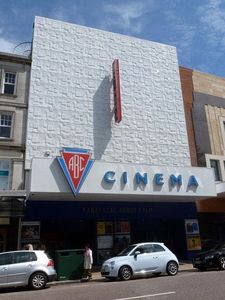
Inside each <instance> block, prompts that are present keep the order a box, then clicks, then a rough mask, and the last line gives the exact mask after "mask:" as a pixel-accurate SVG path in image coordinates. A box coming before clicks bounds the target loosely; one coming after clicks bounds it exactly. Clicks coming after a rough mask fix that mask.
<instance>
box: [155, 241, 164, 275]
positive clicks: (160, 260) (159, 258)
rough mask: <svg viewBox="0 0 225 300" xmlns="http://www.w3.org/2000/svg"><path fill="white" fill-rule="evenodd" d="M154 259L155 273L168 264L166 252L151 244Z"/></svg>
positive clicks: (157, 245) (160, 247) (159, 246)
mask: <svg viewBox="0 0 225 300" xmlns="http://www.w3.org/2000/svg"><path fill="white" fill-rule="evenodd" d="M153 253H154V259H155V263H156V267H157V271H160V270H164V269H165V265H166V264H167V262H168V253H167V251H166V250H165V249H164V248H163V247H162V246H161V245H159V244H153Z"/></svg>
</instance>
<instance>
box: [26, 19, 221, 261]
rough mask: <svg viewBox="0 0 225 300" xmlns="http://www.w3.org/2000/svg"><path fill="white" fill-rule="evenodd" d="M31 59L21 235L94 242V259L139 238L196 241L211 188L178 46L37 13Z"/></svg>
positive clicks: (60, 242)
mask: <svg viewBox="0 0 225 300" xmlns="http://www.w3.org/2000/svg"><path fill="white" fill-rule="evenodd" d="M31 69H32V71H31V82H30V94H29V109H28V124H27V125H28V126H27V142H26V169H27V170H29V172H28V185H27V189H28V192H27V201H26V213H25V217H24V218H23V223H22V229H21V243H24V242H27V241H31V242H32V243H33V244H35V243H36V244H38V243H39V242H42V243H45V244H46V246H47V248H48V250H49V252H50V253H53V255H54V251H55V250H57V249H73V248H82V247H83V246H84V244H85V243H86V242H89V243H90V244H91V245H92V248H93V249H94V255H95V258H94V259H95V263H98V264H99V263H101V262H102V261H103V260H104V259H105V258H106V257H109V256H111V255H113V254H114V253H116V252H117V251H119V250H120V249H121V248H122V247H124V246H125V245H127V244H128V243H133V242H140V241H156V240H158V241H163V242H165V244H167V245H168V246H169V247H170V248H171V249H172V250H173V251H174V252H175V253H176V254H177V255H178V257H179V258H189V257H191V256H192V255H193V254H194V253H195V252H196V251H198V250H199V249H200V232H199V228H198V220H197V212H196V201H197V200H199V199H207V198H209V197H215V196H216V189H215V183H214V179H213V171H212V170H211V169H210V168H198V167H192V164H191V162H192V160H193V161H194V160H196V157H195V153H194V151H191V152H190V151H189V145H188V135H187V130H186V125H185V112H184V105H183V99H182V94H181V87H180V76H179V67H178V62H177V53H176V49H175V48H174V47H171V46H168V45H163V44H159V43H154V42H150V41H145V40H141V39H137V38H133V37H128V36H123V35H119V34H115V33H110V32H105V31H101V30H96V29H92V28H88V27H84V26H78V25H74V24H69V23H64V22H60V21H55V20H51V19H46V18H42V17H36V18H35V23H34V34H33V45H32V67H31ZM202 201H205V200H202Z"/></svg>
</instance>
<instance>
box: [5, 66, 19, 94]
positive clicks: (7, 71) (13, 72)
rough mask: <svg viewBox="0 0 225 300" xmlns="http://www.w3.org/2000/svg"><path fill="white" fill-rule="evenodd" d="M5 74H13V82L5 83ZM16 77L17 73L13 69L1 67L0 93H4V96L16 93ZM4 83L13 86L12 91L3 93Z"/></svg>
mask: <svg viewBox="0 0 225 300" xmlns="http://www.w3.org/2000/svg"><path fill="white" fill-rule="evenodd" d="M6 74H15V83H14V84H11V83H6V82H5V79H6ZM17 77H18V73H17V72H15V71H9V70H6V69H2V76H1V94H2V95H5V96H9V97H10V96H11V97H12V96H15V95H16V90H17ZM5 84H8V85H13V86H14V90H13V93H5Z"/></svg>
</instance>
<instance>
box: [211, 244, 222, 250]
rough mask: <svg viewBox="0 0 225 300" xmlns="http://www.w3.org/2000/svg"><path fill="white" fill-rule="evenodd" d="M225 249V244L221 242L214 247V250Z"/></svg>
mask: <svg viewBox="0 0 225 300" xmlns="http://www.w3.org/2000/svg"><path fill="white" fill-rule="evenodd" d="M219 249H225V244H219V245H216V246H215V247H213V248H212V250H219Z"/></svg>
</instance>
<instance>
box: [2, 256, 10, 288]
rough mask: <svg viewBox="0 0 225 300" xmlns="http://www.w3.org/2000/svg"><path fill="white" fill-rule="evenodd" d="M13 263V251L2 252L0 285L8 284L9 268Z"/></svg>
mask: <svg viewBox="0 0 225 300" xmlns="http://www.w3.org/2000/svg"><path fill="white" fill-rule="evenodd" d="M11 264H12V254H11V253H2V254H0V286H6V285H7V276H8V269H9V266H10V265H11Z"/></svg>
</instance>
